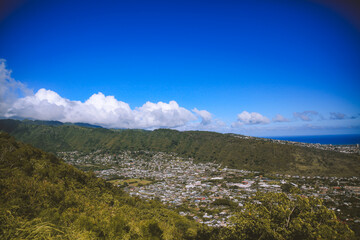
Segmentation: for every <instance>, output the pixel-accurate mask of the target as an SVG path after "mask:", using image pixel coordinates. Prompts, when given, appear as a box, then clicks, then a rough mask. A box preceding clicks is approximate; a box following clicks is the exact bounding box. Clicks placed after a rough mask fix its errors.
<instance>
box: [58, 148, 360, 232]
mask: <svg viewBox="0 0 360 240" xmlns="http://www.w3.org/2000/svg"><path fill="white" fill-rule="evenodd" d="M58 155H59V156H60V157H62V158H63V159H64V160H65V161H67V162H68V163H70V164H72V165H75V166H76V167H78V168H81V169H83V170H92V171H94V173H95V174H96V175H97V176H99V177H102V178H104V179H106V180H108V181H109V182H111V183H113V184H114V185H116V186H118V187H120V188H123V189H124V191H126V192H128V193H129V194H130V195H132V196H137V197H139V198H143V199H152V200H158V201H161V202H162V203H164V204H165V205H167V206H169V207H170V208H174V209H176V210H178V212H179V213H180V214H181V215H183V216H187V217H188V218H193V219H195V220H196V221H197V222H199V223H204V224H207V225H209V226H227V225H228V224H229V221H228V219H229V218H230V217H231V216H232V213H233V212H234V211H241V209H242V207H243V206H244V205H245V203H247V202H252V203H254V204H261V203H260V202H256V200H253V199H252V198H253V197H254V196H255V194H256V193H257V192H286V193H287V194H289V196H293V195H295V194H297V195H301V196H303V197H318V198H322V199H323V201H324V203H325V204H326V205H327V206H328V208H330V209H332V210H334V211H335V212H337V214H338V216H341V220H342V221H346V222H348V224H358V223H359V221H360V214H359V211H360V201H359V200H360V179H359V178H358V177H357V176H354V177H350V178H338V177H324V176H296V175H295V176H293V175H287V174H266V175H261V173H259V172H256V171H246V170H239V169H230V168H227V166H221V165H219V164H217V163H211V162H210V163H209V162H208V163H195V162H194V160H193V159H192V158H184V157H180V156H178V155H177V154H175V153H164V152H148V151H134V152H131V151H123V152H120V153H116V154H110V153H103V152H101V151H96V152H93V153H90V154H84V153H79V152H61V153H58Z"/></svg>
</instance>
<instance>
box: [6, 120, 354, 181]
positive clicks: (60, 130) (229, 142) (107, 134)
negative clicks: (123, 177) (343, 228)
mask: <svg viewBox="0 0 360 240" xmlns="http://www.w3.org/2000/svg"><path fill="white" fill-rule="evenodd" d="M0 130H3V131H6V132H8V133H10V134H11V135H13V136H15V137H16V138H17V139H19V140H21V141H24V142H27V143H31V144H33V145H34V146H36V147H39V148H41V149H43V150H46V151H51V152H57V151H75V150H77V151H94V150H98V149H102V150H108V151H114V152H116V151H120V150H133V151H134V150H151V151H163V152H176V153H178V154H180V155H182V156H188V157H193V158H194V159H195V161H198V162H206V161H215V162H218V163H222V164H223V166H228V167H230V168H239V169H247V170H256V171H263V172H276V173H286V174H298V175H326V176H335V175H336V176H359V173H360V156H359V155H356V154H344V153H339V152H334V151H325V150H319V149H315V148H307V147H300V146H294V145H288V144H278V143H273V142H270V141H265V140H261V139H245V138H241V137H239V135H234V134H220V133H214V132H201V131H188V132H179V131H175V130H168V129H159V130H155V131H144V130H112V129H101V128H100V129H99V128H86V127H80V126H73V125H50V124H47V125H44V124H41V123H36V122H32V121H23V122H21V121H16V120H0Z"/></svg>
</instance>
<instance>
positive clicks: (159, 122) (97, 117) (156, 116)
mask: <svg viewBox="0 0 360 240" xmlns="http://www.w3.org/2000/svg"><path fill="white" fill-rule="evenodd" d="M10 75H11V71H10V70H7V69H6V66H5V61H4V60H1V62H0V99H1V103H0V116H2V117H7V118H10V117H21V118H30V119H39V120H57V121H61V122H86V123H90V124H97V125H101V126H105V127H115V128H144V129H154V128H159V127H166V128H175V127H179V126H184V125H186V124H188V123H189V122H191V121H195V120H197V119H198V118H197V117H196V116H195V115H194V114H193V113H192V112H191V111H189V110H187V109H185V108H183V107H180V106H179V105H178V103H177V102H175V101H170V102H169V103H164V102H158V103H152V102H146V103H145V104H144V105H142V106H141V107H136V108H134V109H131V108H130V106H129V104H127V103H125V102H122V101H119V100H117V99H116V98H115V97H114V96H105V95H104V94H103V93H101V92H99V93H97V94H93V95H92V96H91V97H90V98H89V99H87V100H86V101H85V102H81V101H72V100H69V99H66V98H63V97H61V96H60V95H59V94H58V93H56V92H54V91H51V90H47V89H44V88H42V89H40V90H38V91H37V92H36V93H35V94H33V93H32V92H31V91H29V90H28V89H27V88H26V87H25V85H24V84H22V83H21V82H18V81H15V80H14V79H12V78H11V76H10ZM194 112H195V113H196V114H198V115H199V116H200V117H201V119H202V123H203V124H204V125H205V124H208V123H210V121H211V114H210V113H209V112H207V111H206V110H201V111H199V110H197V109H196V111H194Z"/></svg>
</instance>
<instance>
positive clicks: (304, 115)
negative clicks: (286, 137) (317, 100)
mask: <svg viewBox="0 0 360 240" xmlns="http://www.w3.org/2000/svg"><path fill="white" fill-rule="evenodd" d="M318 115H319V113H318V112H316V111H304V112H294V117H295V118H297V119H301V120H303V121H312V120H314V118H315V117H316V116H318Z"/></svg>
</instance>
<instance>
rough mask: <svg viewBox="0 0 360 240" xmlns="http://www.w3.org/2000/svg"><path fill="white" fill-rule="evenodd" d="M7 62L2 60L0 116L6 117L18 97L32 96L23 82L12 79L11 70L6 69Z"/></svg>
mask: <svg viewBox="0 0 360 240" xmlns="http://www.w3.org/2000/svg"><path fill="white" fill-rule="evenodd" d="M5 63H6V61H5V60H4V59H0V115H4V114H5V111H6V109H8V108H9V107H10V106H11V105H12V103H13V102H14V101H16V99H17V98H18V97H23V96H26V95H30V94H32V91H31V90H30V89H28V88H26V86H25V85H24V84H22V83H21V82H18V81H15V79H13V78H12V77H11V70H8V69H6V64H5Z"/></svg>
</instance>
